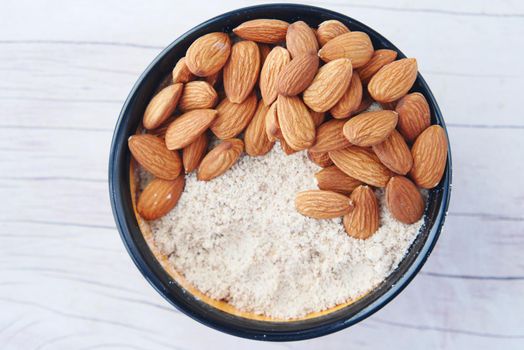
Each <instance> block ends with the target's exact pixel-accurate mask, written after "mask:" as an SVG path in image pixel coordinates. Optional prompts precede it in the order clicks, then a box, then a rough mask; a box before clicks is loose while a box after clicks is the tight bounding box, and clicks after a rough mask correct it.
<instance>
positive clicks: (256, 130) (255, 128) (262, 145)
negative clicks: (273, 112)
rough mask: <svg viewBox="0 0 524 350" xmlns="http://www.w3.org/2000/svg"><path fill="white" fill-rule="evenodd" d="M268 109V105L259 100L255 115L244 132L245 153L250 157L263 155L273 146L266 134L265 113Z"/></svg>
mask: <svg viewBox="0 0 524 350" xmlns="http://www.w3.org/2000/svg"><path fill="white" fill-rule="evenodd" d="M268 111H269V107H268V106H266V105H265V104H264V102H263V101H262V100H260V101H259V102H258V106H257V110H256V111H255V115H254V116H253V119H251V122H250V123H249V125H248V126H247V128H246V132H245V133H244V143H245V146H246V153H247V154H249V155H250V156H252V157H256V156H263V155H264V154H266V153H267V152H269V151H271V148H273V145H274V142H271V141H269V139H268V138H267V134H266V115H267V112H268Z"/></svg>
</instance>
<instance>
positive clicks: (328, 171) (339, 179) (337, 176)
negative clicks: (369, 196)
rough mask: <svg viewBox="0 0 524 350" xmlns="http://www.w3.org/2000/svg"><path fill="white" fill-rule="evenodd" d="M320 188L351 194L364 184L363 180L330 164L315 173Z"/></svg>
mask: <svg viewBox="0 0 524 350" xmlns="http://www.w3.org/2000/svg"><path fill="white" fill-rule="evenodd" d="M315 178H316V179H317V184H318V188H320V189H321V190H326V191H335V192H339V193H342V194H348V195H349V194H351V192H352V191H353V190H354V189H355V188H357V187H358V186H360V185H362V182H361V181H359V180H357V179H354V178H352V177H351V176H348V175H347V174H346V173H344V172H343V171H342V170H340V169H339V168H337V167H336V166H334V165H333V166H329V167H327V168H324V169H322V170H320V171H319V172H317V173H316V174H315Z"/></svg>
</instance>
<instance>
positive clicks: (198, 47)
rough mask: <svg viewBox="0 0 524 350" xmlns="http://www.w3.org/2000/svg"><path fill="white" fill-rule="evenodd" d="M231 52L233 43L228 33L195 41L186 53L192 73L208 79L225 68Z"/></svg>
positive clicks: (207, 36) (206, 36) (213, 34)
mask: <svg viewBox="0 0 524 350" xmlns="http://www.w3.org/2000/svg"><path fill="white" fill-rule="evenodd" d="M230 52H231V41H230V40H229V35H227V34H226V33H220V32H214V33H209V34H206V35H203V36H201V37H200V38H198V39H196V40H195V41H193V43H192V44H191V46H190V47H189V48H188V49H187V52H186V64H187V67H188V68H189V70H190V71H191V73H193V74H194V75H196V76H199V77H207V76H210V75H212V74H215V73H217V72H218V71H219V70H221V69H222V67H224V65H225V64H226V62H227V59H228V58H229V54H230Z"/></svg>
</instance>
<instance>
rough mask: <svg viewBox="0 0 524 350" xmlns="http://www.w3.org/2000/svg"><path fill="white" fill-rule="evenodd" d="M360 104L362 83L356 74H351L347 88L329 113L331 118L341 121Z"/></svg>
mask: <svg viewBox="0 0 524 350" xmlns="http://www.w3.org/2000/svg"><path fill="white" fill-rule="evenodd" d="M361 102H362V83H361V82H360V77H359V75H358V73H357V72H353V75H352V76H351V82H350V83H349V87H348V89H347V90H346V92H345V93H344V95H342V97H341V98H340V100H339V101H338V102H337V104H336V105H334V106H333V108H331V110H330V111H329V112H330V113H331V115H332V116H333V118H337V119H342V118H347V117H349V116H350V115H351V114H352V113H353V112H355V111H356V110H357V109H358V107H359V106H360V103H361Z"/></svg>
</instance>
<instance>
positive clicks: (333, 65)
mask: <svg viewBox="0 0 524 350" xmlns="http://www.w3.org/2000/svg"><path fill="white" fill-rule="evenodd" d="M335 39H336V38H335ZM352 72H353V69H352V66H351V61H350V60H348V59H345V58H341V59H338V60H334V61H331V62H329V63H327V64H325V65H324V66H322V67H321V68H320V69H319V70H318V73H317V74H316V75H315V78H313V81H312V82H311V85H309V87H308V88H307V89H306V90H305V91H304V94H303V98H304V103H305V104H306V105H307V106H308V107H309V108H311V109H312V110H314V111H315V112H327V111H329V109H330V108H332V107H333V106H334V105H336V104H337V102H338V101H339V100H340V98H341V97H342V95H344V93H345V92H346V90H347V89H348V87H349V84H350V82H351V75H352Z"/></svg>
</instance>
